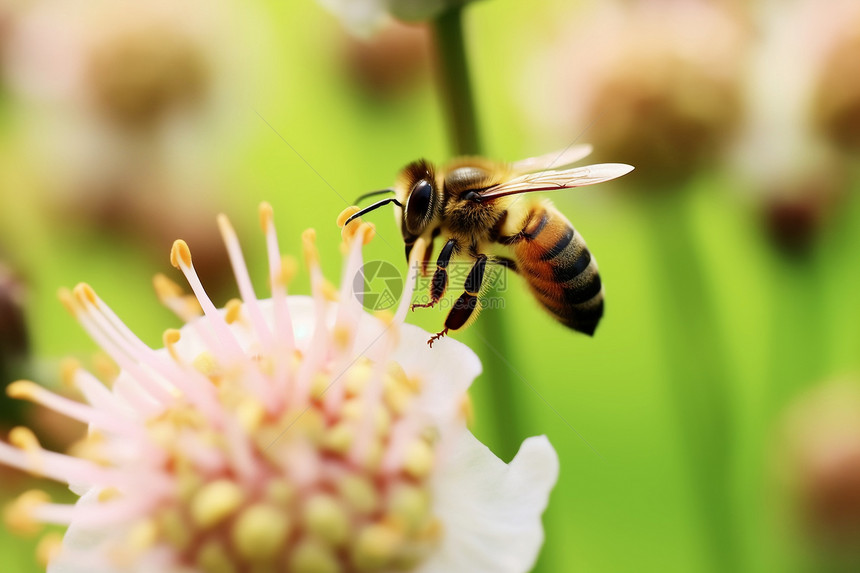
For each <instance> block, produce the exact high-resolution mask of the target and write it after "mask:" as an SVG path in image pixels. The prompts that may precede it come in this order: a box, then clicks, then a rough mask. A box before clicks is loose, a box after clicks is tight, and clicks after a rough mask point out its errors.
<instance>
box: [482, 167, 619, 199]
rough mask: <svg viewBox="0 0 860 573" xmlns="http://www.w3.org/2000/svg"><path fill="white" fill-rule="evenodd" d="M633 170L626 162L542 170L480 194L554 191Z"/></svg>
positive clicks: (597, 181)
mask: <svg viewBox="0 0 860 573" xmlns="http://www.w3.org/2000/svg"><path fill="white" fill-rule="evenodd" d="M631 171H633V167H632V166H630V165H625V164H624V163H600V164H597V165H587V166H585V167H576V168H574V169H566V170H564V171H541V172H539V173H529V174H527V175H522V176H520V177H517V178H515V179H511V180H510V181H506V182H505V183H500V184H499V185H495V186H493V187H490V188H488V189H487V190H485V191H484V192H482V193H481V194H480V196H481V199H496V198H498V197H504V196H506V195H516V194H518V193H530V192H532V191H554V190H556V189H569V188H571V187H582V186H584V185H594V184H596V183H603V182H604V181H609V180H611V179H616V178H618V177H621V176H622V175H626V174H628V173H630V172H631Z"/></svg>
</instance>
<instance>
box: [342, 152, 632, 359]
mask: <svg viewBox="0 0 860 573" xmlns="http://www.w3.org/2000/svg"><path fill="white" fill-rule="evenodd" d="M590 152H591V146H589V145H579V146H575V147H570V148H568V149H566V150H564V151H562V152H556V153H550V154H547V155H542V156H540V157H533V158H530V159H525V160H522V161H518V162H515V163H513V164H508V163H503V162H499V161H492V160H489V159H485V158H483V157H461V158H457V159H454V160H453V161H451V162H450V163H448V164H446V165H443V166H441V167H436V166H434V165H433V164H431V163H429V162H428V161H425V160H423V159H419V160H418V161H414V162H412V163H410V164H409V165H407V166H406V167H405V168H403V170H402V171H401V172H400V175H399V176H398V178H397V181H396V183H395V184H394V186H393V187H392V188H390V189H383V190H382V191H374V192H372V193H368V194H366V195H363V196H362V197H360V198H359V200H361V199H363V198H365V197H368V196H371V195H376V194H382V193H394V197H390V198H387V199H383V200H381V201H377V202H376V203H374V204H372V205H370V206H368V207H366V208H364V209H362V210H360V211H358V212H356V213H355V214H353V215H352V216H351V217H349V218H348V219H347V220H346V221H345V223H344V225H346V224H349V222H350V221H352V220H353V219H355V218H357V217H360V216H362V215H364V214H366V213H368V212H370V211H373V210H375V209H378V208H379V207H382V206H384V205H387V204H389V203H393V204H394V205H395V206H396V207H397V209H398V212H397V213H395V216H396V217H397V219H398V222H399V224H400V230H401V233H402V234H403V241H404V242H405V243H406V258H407V260H408V259H409V254H410V253H411V251H412V247H413V246H414V245H415V242H416V241H417V240H418V239H419V238H420V237H423V238H424V239H425V240H426V241H427V244H428V247H427V250H426V251H425V257H424V265H422V269H423V268H425V267H426V264H427V262H429V260H430V258H431V256H432V252H433V243H434V242H435V240H436V239H437V238H439V237H441V238H442V241H443V245H442V250H441V251H439V257H438V259H437V260H436V271H435V272H434V273H433V278H432V280H431V283H430V299H429V300H430V302H429V303H427V304H413V305H412V310H415V308H418V307H433V306H434V305H435V304H436V303H438V302H439V301H440V300H441V298H442V297H443V296H444V294H445V291H446V290H447V287H448V270H447V269H448V265H449V263H450V261H451V258H452V257H453V256H455V255H467V256H468V257H470V258H471V259H472V260H473V261H474V262H473V263H472V267H471V269H470V271H469V274H468V276H467V277H466V281H465V284H464V292H463V293H462V294H461V295H460V296H459V298H458V299H457V301H456V302H455V303H454V305H453V307H452V308H451V310H450V311H449V312H448V316H447V317H446V319H445V324H444V328H443V330H442V331H440V332H439V333H437V334H436V335H434V336H433V337H431V338H430V340H428V341H427V342H428V344H430V346H431V347H432V346H433V342H434V341H436V340H438V339H439V338H441V337H443V336H445V335H446V334H447V333H448V332H449V331H453V330H459V329H461V328H464V327H465V326H468V325H469V324H470V323H471V322H472V321H473V320H474V319H475V317H476V316H477V314H478V312H479V311H480V299H479V295H480V293H481V287H482V285H483V282H484V276H485V270H486V267H487V264H499V265H503V266H505V267H507V268H508V269H510V270H512V271H514V272H516V273H518V274H521V275H522V276H523V277H524V278H525V280H526V282H527V283H528V285H529V287H530V289H531V291H532V294H534V296H535V298H536V299H537V300H538V302H539V303H540V304H541V305H543V307H544V308H545V309H546V310H547V311H549V313H550V314H551V315H552V316H553V318H555V319H556V320H558V321H559V322H561V323H562V324H564V325H565V326H567V327H568V328H572V329H573V330H576V331H578V332H582V333H585V334H588V335H592V334H594V330H595V329H596V328H597V323H598V322H599V321H600V318H601V316H603V286H602V284H601V282H600V275H599V274H598V272H597V263H596V262H595V260H594V258H593V257H592V256H591V252H590V251H589V250H588V248H587V247H586V245H585V240H584V239H583V238H582V235H580V234H579V233H578V232H577V231H576V230H575V229H574V228H573V225H571V224H570V221H568V220H567V218H566V217H565V216H564V215H562V214H561V213H560V212H559V211H558V210H557V209H556V208H555V207H553V205H552V203H550V201H549V200H546V199H544V200H535V199H531V198H529V199H527V200H523V198H522V197H517V195H520V194H523V193H532V192H535V191H552V190H556V189H568V188H571V187H581V186H584V185H594V184H595V183H602V182H604V181H609V180H611V179H615V178H617V177H621V176H622V175H625V174H627V173H629V172H630V171H632V170H633V167H631V166H629V165H624V164H621V163H604V164H599V165H588V166H585V167H576V168H572V169H555V166H558V167H560V168H561V167H565V166H568V165H570V164H571V163H574V162H575V161H579V160H580V159H582V158H584V157H585V156H587V155H588V154H589V153H590Z"/></svg>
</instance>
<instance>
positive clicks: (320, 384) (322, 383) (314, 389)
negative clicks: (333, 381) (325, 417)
mask: <svg viewBox="0 0 860 573" xmlns="http://www.w3.org/2000/svg"><path fill="white" fill-rule="evenodd" d="M329 383H330V379H329V376H328V375H327V374H324V373H322V372H317V373H316V374H314V377H313V379H312V380H311V399H313V400H321V399H322V397H323V396H324V395H325V392H326V390H328V385H329Z"/></svg>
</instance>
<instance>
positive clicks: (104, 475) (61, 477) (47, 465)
mask: <svg viewBox="0 0 860 573" xmlns="http://www.w3.org/2000/svg"><path fill="white" fill-rule="evenodd" d="M36 453H37V457H36V460H37V464H38V466H34V465H33V461H34V458H33V456H32V455H31V453H30V452H25V451H23V450H19V449H18V448H15V447H13V446H10V445H9V444H7V443H5V442H0V462H3V463H4V464H5V465H7V466H12V467H15V468H18V469H19V470H22V471H25V472H28V473H34V474H36V475H40V476H44V477H47V478H50V479H52V480H54V481H58V482H60V483H66V484H72V483H76V484H78V483H80V484H86V485H89V486H96V485H98V486H105V487H112V486H116V485H119V484H120V483H122V482H123V481H124V480H123V479H122V478H123V477H124V476H123V475H122V474H121V473H120V472H119V471H117V470H113V469H106V468H103V467H101V466H99V465H98V464H96V463H94V462H91V461H88V460H83V459H80V458H75V457H72V456H67V455H65V454H58V453H55V452H51V451H48V450H45V449H42V448H39V450H38V452H36Z"/></svg>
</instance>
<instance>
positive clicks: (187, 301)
mask: <svg viewBox="0 0 860 573" xmlns="http://www.w3.org/2000/svg"><path fill="white" fill-rule="evenodd" d="M182 303H183V306H184V307H185V308H183V309H182V312H183V314H182V316H181V317H180V318H182V319H183V320H185V321H186V322H188V321H190V320H191V319H192V318H194V317H196V316H203V307H202V306H200V301H199V300H197V297H196V296H194V295H193V294H187V295H185V296H183V297H182Z"/></svg>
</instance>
